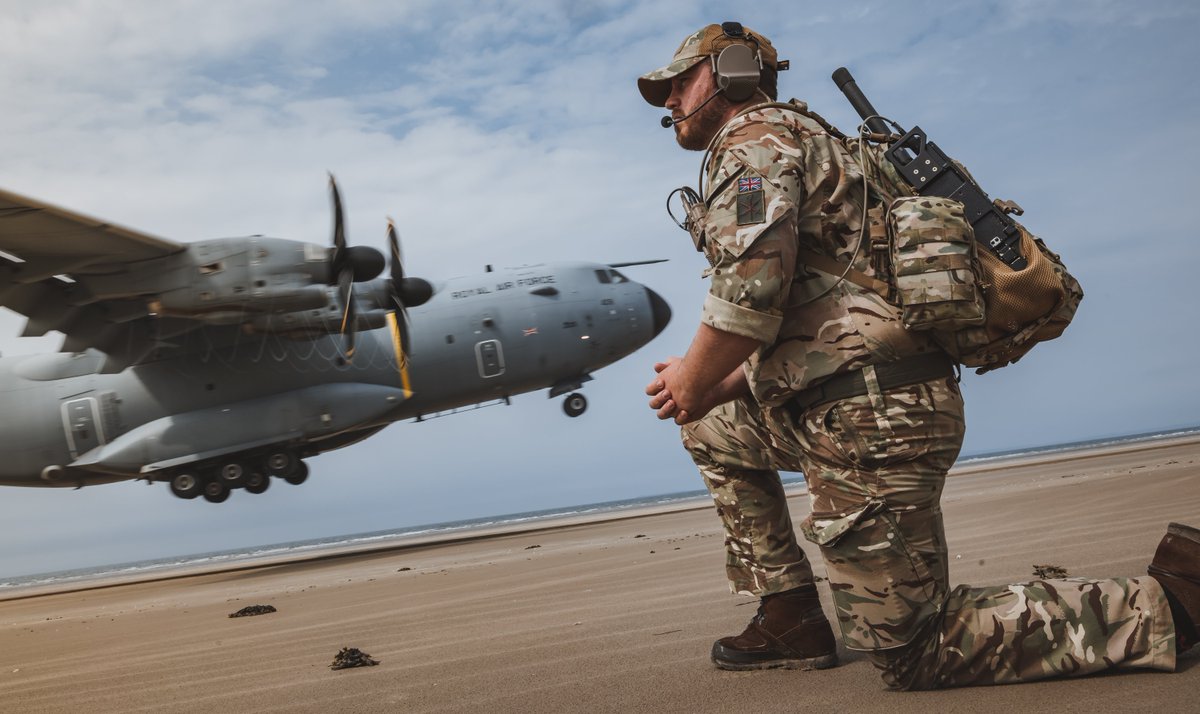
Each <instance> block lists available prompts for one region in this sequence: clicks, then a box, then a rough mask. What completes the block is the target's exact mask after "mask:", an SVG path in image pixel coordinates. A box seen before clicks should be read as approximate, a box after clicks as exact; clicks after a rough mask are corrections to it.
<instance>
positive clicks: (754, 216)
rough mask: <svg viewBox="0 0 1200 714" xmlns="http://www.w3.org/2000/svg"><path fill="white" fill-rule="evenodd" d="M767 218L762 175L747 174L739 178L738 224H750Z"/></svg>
mask: <svg viewBox="0 0 1200 714" xmlns="http://www.w3.org/2000/svg"><path fill="white" fill-rule="evenodd" d="M765 220H767V209H766V206H765V204H764V198H763V185H762V177H761V176H745V177H742V178H739V179H738V195H737V224H738V225H739V226H748V225H751V224H754V223H762V222H763V221H765Z"/></svg>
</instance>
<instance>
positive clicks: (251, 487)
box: [246, 471, 271, 493]
mask: <svg viewBox="0 0 1200 714" xmlns="http://www.w3.org/2000/svg"><path fill="white" fill-rule="evenodd" d="M270 485H271V477H270V476H268V475H266V474H264V473H262V472H261V471H251V472H250V473H249V474H247V475H246V490H247V491H249V492H250V493H262V492H263V491H266V490H267V487H268V486H270Z"/></svg>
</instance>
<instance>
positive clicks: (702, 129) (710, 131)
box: [675, 96, 729, 151]
mask: <svg viewBox="0 0 1200 714" xmlns="http://www.w3.org/2000/svg"><path fill="white" fill-rule="evenodd" d="M728 109H729V100H727V99H725V97H724V96H721V97H717V98H716V99H714V100H713V101H711V102H709V103H708V106H705V107H701V108H700V111H698V112H696V113H695V114H693V115H692V116H690V117H688V118H687V119H686V120H685V121H683V122H680V123H679V124H677V125H676V126H675V141H677V142H679V145H680V146H681V147H683V148H685V149H687V150H688V151H704V150H705V149H707V148H708V143H709V142H710V141H712V138H713V137H714V136H716V135H717V132H718V131H720V130H721V127H723V126H725V114H726V111H727V110H728Z"/></svg>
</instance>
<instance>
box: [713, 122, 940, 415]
mask: <svg viewBox="0 0 1200 714" xmlns="http://www.w3.org/2000/svg"><path fill="white" fill-rule="evenodd" d="M794 106H796V108H797V109H798V110H799V111H793V110H789V109H787V108H785V107H783V106H781V105H779V104H770V105H761V106H759V107H754V108H751V109H749V110H748V111H746V112H745V113H743V114H741V115H739V116H737V117H735V118H734V119H733V120H732V121H730V122H729V124H726V126H725V127H724V128H723V129H722V132H721V134H719V135H718V138H717V139H716V140H715V141H716V143H715V146H714V147H713V149H712V155H711V157H710V159H709V162H708V164H707V165H706V180H707V186H708V190H707V191H705V192H704V202H705V206H706V208H707V217H706V219H705V228H704V241H705V244H704V251H705V255H706V256H707V257H708V261H709V264H710V265H711V266H712V267H711V268H710V270H709V271H706V274H709V275H711V285H710V287H709V294H708V297H707V298H706V300H705V303H704V313H703V317H702V321H703V322H704V323H705V324H708V325H710V326H711V327H714V328H716V329H718V330H723V331H725V332H732V333H735V334H739V335H744V336H747V337H752V338H754V339H757V340H760V341H761V342H762V343H763V345H762V347H760V348H759V349H758V350H757V351H756V352H755V354H753V355H751V357H750V359H749V360H748V361H747V363H746V365H745V370H746V375H747V377H748V379H749V382H750V386H751V389H752V390H753V392H754V395H755V397H756V398H757V399H758V401H759V402H760V403H762V404H764V405H767V406H778V405H779V404H782V403H783V402H786V401H787V400H788V399H790V398H791V397H792V396H793V394H794V393H795V392H797V391H799V390H801V389H804V388H805V387H808V386H811V385H813V384H816V383H819V382H820V381H822V380H824V379H826V378H828V377H830V376H832V375H835V374H839V373H843V372H849V371H852V370H855V369H858V368H860V367H864V366H866V365H868V364H877V363H883V362H890V361H894V360H897V359H900V358H902V357H906V356H909V355H914V354H917V353H921V352H931V351H933V350H936V349H938V348H937V347H936V346H935V344H934V343H933V341H932V340H931V339H929V338H928V337H927V336H925V335H922V334H920V333H915V332H909V331H907V330H906V329H905V328H904V326H903V324H902V323H901V321H900V310H899V308H897V307H895V306H893V305H891V304H889V303H888V302H887V301H886V300H885V299H884V298H883V297H882V296H880V295H879V294H877V293H876V292H874V291H871V290H868V289H866V288H863V287H860V286H859V285H856V284H854V283H852V282H850V281H849V280H839V279H838V278H839V276H838V275H832V274H830V273H827V272H822V271H820V270H817V269H815V268H813V267H811V266H808V265H806V264H805V261H804V259H803V258H804V254H805V252H810V253H817V254H820V255H823V256H828V257H834V258H836V259H837V260H838V261H839V262H840V264H842V265H848V264H849V261H850V258H851V256H852V255H856V259H855V262H854V267H855V268H856V269H857V270H859V271H861V272H864V273H866V274H868V275H873V271H872V269H871V266H870V263H871V260H870V258H869V256H868V254H869V252H870V245H869V241H868V239H867V238H866V236H863V237H862V239H861V240H862V245H861V246H859V242H860V233H861V232H862V231H861V228H862V225H863V220H864V215H865V214H864V209H863V195H864V194H863V174H862V169H861V168H860V166H859V162H858V160H857V158H856V157H855V155H853V154H852V153H851V150H852V149H853V147H854V145H855V143H854V142H853V141H851V142H849V144H844V143H843V142H842V140H840V139H838V138H836V137H834V136H831V135H830V134H829V132H827V131H826V130H825V129H824V128H823V127H822V126H821V124H820V123H818V122H817V121H815V120H814V119H812V118H811V117H809V116H808V115H807V114H806V113H804V112H806V111H807V109H806V108H805V107H804V105H803V104H802V103H796V104H795V105H794ZM876 199H877V197H876V196H875V194H874V193H872V200H873V201H874V202H875V203H878V201H877V200H876Z"/></svg>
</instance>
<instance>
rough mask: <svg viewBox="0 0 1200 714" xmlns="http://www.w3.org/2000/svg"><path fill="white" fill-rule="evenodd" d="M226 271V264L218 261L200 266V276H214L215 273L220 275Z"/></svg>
mask: <svg viewBox="0 0 1200 714" xmlns="http://www.w3.org/2000/svg"><path fill="white" fill-rule="evenodd" d="M224 269H225V264H224V263H222V262H221V261H219V260H218V261H217V262H215V263H208V264H206V265H201V266H200V274H201V275H212V274H213V273H219V272H221V271H222V270H224Z"/></svg>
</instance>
